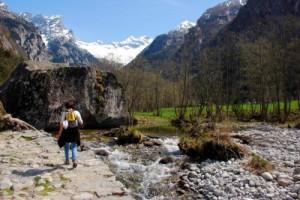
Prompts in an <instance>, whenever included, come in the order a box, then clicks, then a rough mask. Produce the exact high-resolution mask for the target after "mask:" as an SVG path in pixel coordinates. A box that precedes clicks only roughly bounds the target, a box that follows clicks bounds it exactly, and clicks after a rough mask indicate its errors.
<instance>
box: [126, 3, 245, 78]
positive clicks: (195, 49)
mask: <svg viewBox="0 0 300 200" xmlns="http://www.w3.org/2000/svg"><path fill="white" fill-rule="evenodd" d="M245 2H246V1H245V0H228V1H226V2H224V3H221V4H218V5H217V6H215V7H213V8H210V9H208V10H207V11H206V12H205V13H204V14H203V15H202V16H201V17H200V18H199V20H198V21H197V24H196V26H193V27H191V26H190V27H189V28H190V29H188V31H186V32H185V34H183V35H181V36H180V37H179V39H173V40H172V39H171V40H170V39H169V38H172V32H170V33H171V36H170V33H168V34H165V35H161V36H158V37H157V38H156V39H155V40H154V42H153V43H152V44H151V45H150V46H149V47H148V48H147V49H145V51H143V52H142V53H141V54H140V55H139V56H138V57H137V59H135V60H134V61H133V62H132V63H130V65H129V67H132V66H134V67H137V68H144V69H145V68H146V69H147V70H150V71H157V72H161V73H162V75H163V76H164V77H165V78H168V79H176V78H178V76H179V74H180V72H181V71H182V63H183V62H185V60H196V57H197V55H198V54H199V52H200V51H201V48H202V46H203V45H204V44H205V43H207V41H209V40H210V39H211V38H212V37H213V36H214V35H216V34H217V33H218V31H219V30H220V29H221V28H222V27H224V26H225V25H227V24H228V23H230V22H231V21H232V20H233V19H234V18H235V17H236V15H237V14H238V12H239V10H240V8H241V7H242V6H243V5H245ZM175 38H176V37H175ZM186 52H189V53H188V55H186ZM192 71H193V72H194V71H196V70H195V69H192Z"/></svg>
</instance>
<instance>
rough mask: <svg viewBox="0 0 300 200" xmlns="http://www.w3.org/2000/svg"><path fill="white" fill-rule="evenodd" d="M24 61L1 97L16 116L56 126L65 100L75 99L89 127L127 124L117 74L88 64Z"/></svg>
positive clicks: (42, 124) (41, 125) (4, 88)
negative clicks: (60, 65) (41, 64)
mask: <svg viewBox="0 0 300 200" xmlns="http://www.w3.org/2000/svg"><path fill="white" fill-rule="evenodd" d="M43 68H44V69H43V70H35V69H36V66H33V65H32V64H22V65H20V66H19V67H18V68H17V70H16V71H15V72H14V73H13V74H12V77H11V79H10V80H8V81H7V82H6V83H5V84H4V85H3V86H2V87H1V89H0V99H1V100H2V101H3V104H4V107H5V108H6V110H7V111H8V112H9V113H11V114H12V115H13V116H14V117H18V118H20V119H23V120H24V121H27V122H29V123H30V124H32V125H34V126H35V127H37V128H41V129H47V130H48V129H49V130H50V129H55V128H57V126H58V122H59V120H60V115H61V112H62V111H63V109H64V103H65V102H66V101H68V100H75V102H76V105H77V109H78V110H79V111H80V112H81V114H82V117H83V119H84V122H85V128H110V127H116V126H119V125H122V124H126V122H127V118H128V114H127V111H126V106H125V100H124V92H123V89H122V86H121V85H120V84H119V83H118V81H117V80H116V78H115V76H114V75H113V74H111V73H104V72H101V71H97V70H96V69H93V68H88V67H85V68H84V67H76V68H72V67H71V68H70V67H65V68H64V67H58V68H55V67H53V66H50V65H45V66H43Z"/></svg>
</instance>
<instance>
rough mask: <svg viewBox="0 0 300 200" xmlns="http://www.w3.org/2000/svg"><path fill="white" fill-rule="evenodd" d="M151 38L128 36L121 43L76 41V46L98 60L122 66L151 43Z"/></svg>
mask: <svg viewBox="0 0 300 200" xmlns="http://www.w3.org/2000/svg"><path fill="white" fill-rule="evenodd" d="M152 41H153V39H152V38H149V37H147V36H141V37H134V36H129V37H128V38H126V39H125V40H124V41H122V42H112V43H104V42H102V41H96V42H91V43H88V42H83V41H79V40H78V41H76V44H77V45H78V46H79V47H80V48H82V49H85V50H87V51H88V52H90V53H91V54H93V55H94V56H95V57H97V58H100V59H107V60H110V61H114V62H117V63H120V64H123V65H126V64H128V63H129V62H131V61H132V60H133V59H134V58H135V57H136V56H137V55H138V54H139V53H140V52H141V51H142V50H143V49H144V48H146V47H147V46H148V45H149V44H150V43H151V42H152Z"/></svg>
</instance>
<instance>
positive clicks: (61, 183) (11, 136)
mask: <svg viewBox="0 0 300 200" xmlns="http://www.w3.org/2000/svg"><path fill="white" fill-rule="evenodd" d="M63 161H64V157H63V152H62V151H61V150H59V148H58V146H57V145H56V142H55V141H54V139H53V138H52V137H51V136H50V135H49V134H48V133H45V132H33V131H26V132H11V131H7V132H1V133H0V199H5V200H6V199H16V200H23V199H24V200H25V199H26V200H27V199H35V200H37V199H44V200H46V199H47V200H51V199H53V200H54V199H55V200H57V199H66V200H67V199H72V200H90V199H106V200H108V199H112V200H115V199H116V200H117V199H122V200H123V199H125V200H126V199H133V198H132V197H131V196H130V195H129V194H128V193H127V192H126V190H125V188H124V186H123V185H122V184H121V183H120V182H119V181H116V179H115V176H114V174H113V173H112V172H111V171H110V169H109V168H108V166H107V165H106V164H104V162H103V161H101V160H100V159H97V158H96V157H95V154H94V152H93V151H89V150H87V151H84V152H79V162H78V167H77V168H76V169H72V167H71V165H70V166H65V165H62V163H63Z"/></svg>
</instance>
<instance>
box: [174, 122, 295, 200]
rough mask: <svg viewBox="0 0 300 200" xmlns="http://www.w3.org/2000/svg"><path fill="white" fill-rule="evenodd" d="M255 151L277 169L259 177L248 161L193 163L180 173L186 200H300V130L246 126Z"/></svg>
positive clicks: (243, 134)
mask: <svg viewBox="0 0 300 200" xmlns="http://www.w3.org/2000/svg"><path fill="white" fill-rule="evenodd" d="M235 134H237V135H240V136H243V137H246V138H247V141H248V142H249V144H248V145H247V146H248V148H250V149H251V150H252V152H254V153H256V154H258V155H260V156H262V157H263V158H265V159H267V160H268V161H270V162H271V163H272V164H273V165H274V167H275V169H274V170H273V171H271V172H263V173H260V174H256V173H253V172H250V171H249V170H247V167H246V163H247V160H246V159H243V160H230V161H228V162H215V161H209V160H208V161H206V162H203V163H198V164H197V163H190V164H186V165H185V166H184V169H183V170H182V171H181V172H180V181H179V185H178V186H179V187H180V188H181V189H179V192H180V193H182V197H183V198H192V199H193V198H195V197H197V198H199V199H216V200H217V199H249V200H250V199H278V200H279V199H300V179H299V178H300V176H299V175H300V131H299V130H296V129H281V128H276V127H273V126H269V125H253V126H246V127H242V130H241V131H239V132H238V133H235Z"/></svg>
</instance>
